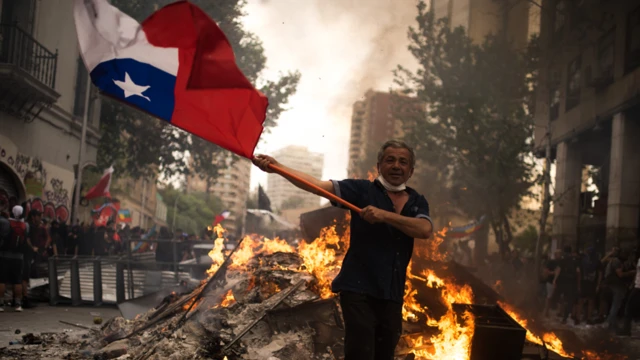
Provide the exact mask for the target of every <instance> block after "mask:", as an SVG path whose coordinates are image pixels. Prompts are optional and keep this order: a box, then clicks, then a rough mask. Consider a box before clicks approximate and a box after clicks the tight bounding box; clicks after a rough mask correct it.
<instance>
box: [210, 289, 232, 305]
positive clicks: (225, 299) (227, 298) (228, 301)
mask: <svg viewBox="0 0 640 360" xmlns="http://www.w3.org/2000/svg"><path fill="white" fill-rule="evenodd" d="M235 303H236V298H235V297H234V296H233V291H232V290H231V289H229V291H227V292H226V293H225V294H224V295H222V301H220V304H219V305H216V306H214V307H215V308H217V307H229V306H231V305H233V304H235Z"/></svg>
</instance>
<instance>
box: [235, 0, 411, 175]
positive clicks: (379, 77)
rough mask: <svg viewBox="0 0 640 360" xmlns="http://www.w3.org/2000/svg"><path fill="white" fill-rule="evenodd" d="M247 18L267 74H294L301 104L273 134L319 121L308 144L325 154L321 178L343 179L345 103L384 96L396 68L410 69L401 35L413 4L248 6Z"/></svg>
mask: <svg viewBox="0 0 640 360" xmlns="http://www.w3.org/2000/svg"><path fill="white" fill-rule="evenodd" d="M247 12H248V19H249V20H250V21H249V22H250V23H251V22H253V23H252V24H249V28H250V29H251V30H252V31H255V32H256V34H257V35H258V36H259V37H260V38H261V39H262V40H263V41H264V45H265V48H266V50H267V57H268V66H269V68H270V69H274V68H275V69H278V70H285V69H298V70H300V72H301V73H302V81H301V84H300V86H299V87H298V97H304V98H305V99H306V100H305V101H307V102H306V103H305V104H304V105H302V106H300V104H299V103H295V104H294V103H292V104H291V105H292V109H291V111H289V113H287V114H285V115H284V116H283V117H282V119H281V121H280V124H281V125H282V128H283V129H282V130H281V129H274V135H277V134H278V133H279V132H284V131H285V129H284V128H285V127H287V126H289V127H291V124H293V122H294V121H307V122H310V123H311V122H318V123H321V124H322V125H321V126H320V125H317V126H318V127H315V128H313V131H311V130H309V136H317V138H316V139H313V140H311V139H309V141H313V142H312V143H315V144H318V143H321V144H322V145H318V146H316V149H318V150H320V149H321V150H320V151H324V152H325V174H328V175H329V176H332V174H335V173H336V172H337V173H342V174H344V175H346V164H347V157H348V154H347V153H348V147H349V145H348V144H349V133H350V119H351V109H352V105H353V103H354V102H355V101H356V100H358V99H359V98H361V97H362V96H363V95H364V93H365V92H366V91H367V90H368V89H370V88H373V89H376V90H381V91H386V90H388V89H389V87H390V86H391V85H392V80H393V75H392V73H391V72H392V70H393V69H394V68H395V67H396V66H397V65H398V64H402V65H405V66H408V67H410V68H412V67H414V65H413V64H415V60H414V59H413V58H412V56H411V55H410V53H409V51H408V50H407V47H408V44H409V40H408V39H407V31H408V27H409V26H411V25H413V24H414V22H415V16H416V15H417V9H416V0H254V2H251V1H250V2H249V6H248V7H247ZM309 103H311V105H309ZM300 108H305V110H301V109H300ZM308 109H314V110H313V114H310V113H309V111H308ZM314 116H315V117H316V118H314ZM292 118H295V120H294V119H292ZM289 119H291V120H289ZM305 126H309V127H313V126H316V125H312V124H311V125H305ZM318 134H322V137H320V135H318ZM297 135H301V134H297ZM283 137H284V136H283ZM307 144H308V143H307ZM268 147H269V148H271V147H272V145H268ZM276 148H277V146H275V144H274V145H273V149H276ZM267 151H268V150H267Z"/></svg>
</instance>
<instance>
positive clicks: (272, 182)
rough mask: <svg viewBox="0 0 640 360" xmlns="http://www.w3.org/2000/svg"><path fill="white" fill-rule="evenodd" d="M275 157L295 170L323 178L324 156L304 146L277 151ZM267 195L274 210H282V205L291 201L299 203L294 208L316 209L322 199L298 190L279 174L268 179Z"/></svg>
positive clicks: (292, 146)
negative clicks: (295, 200)
mask: <svg viewBox="0 0 640 360" xmlns="http://www.w3.org/2000/svg"><path fill="white" fill-rule="evenodd" d="M273 156H274V157H275V158H276V159H278V161H279V162H280V163H282V164H284V165H286V166H289V167H291V168H293V169H296V170H299V171H302V172H303V173H306V174H309V175H311V176H313V177H315V178H318V179H320V178H322V170H323V168H324V155H323V154H319V153H314V152H311V151H309V149H307V148H306V147H304V146H298V145H290V146H287V147H284V148H282V149H280V150H277V151H275V152H274V153H273ZM267 195H268V196H269V199H270V200H271V207H272V208H273V209H274V210H282V205H283V203H285V202H286V201H288V200H290V199H294V198H296V199H297V200H299V201H297V202H296V203H295V204H294V205H293V206H292V207H293V208H315V207H319V206H320V197H319V196H318V195H314V194H311V193H309V192H307V191H304V190H301V189H298V188H297V187H295V186H293V185H292V184H291V183H290V182H289V181H287V180H286V179H285V178H283V177H282V176H280V175H277V174H269V175H268V177H267Z"/></svg>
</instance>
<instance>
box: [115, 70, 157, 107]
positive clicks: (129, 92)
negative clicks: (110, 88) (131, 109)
mask: <svg viewBox="0 0 640 360" xmlns="http://www.w3.org/2000/svg"><path fill="white" fill-rule="evenodd" d="M113 82H114V83H115V84H116V85H117V86H118V87H119V88H120V89H122V90H124V97H125V98H128V97H129V96H133V95H138V96H140V97H143V98H145V99H147V101H151V99H149V98H148V97H147V96H144V95H142V93H143V92H145V91H147V89H149V88H150V87H151V86H140V85H136V83H134V82H133V80H131V77H130V76H129V73H126V72H125V73H124V81H120V80H115V79H114V80H113Z"/></svg>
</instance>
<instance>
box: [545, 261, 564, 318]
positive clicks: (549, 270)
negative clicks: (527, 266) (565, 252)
mask: <svg viewBox="0 0 640 360" xmlns="http://www.w3.org/2000/svg"><path fill="white" fill-rule="evenodd" d="M561 259H562V251H560V250H556V251H555V252H554V254H553V259H549V260H547V262H546V263H545V264H544V268H543V269H542V273H543V276H544V279H545V281H546V287H547V291H546V299H545V302H544V316H546V317H549V309H550V307H551V301H552V299H554V298H555V296H554V289H555V287H556V286H555V284H554V281H555V277H556V269H558V267H559V262H560V260H561Z"/></svg>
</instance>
